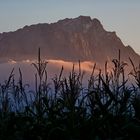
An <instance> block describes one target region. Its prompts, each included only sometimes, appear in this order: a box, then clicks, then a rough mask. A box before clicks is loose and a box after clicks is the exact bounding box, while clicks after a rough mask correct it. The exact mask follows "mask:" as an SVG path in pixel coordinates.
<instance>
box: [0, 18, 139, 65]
mask: <svg viewBox="0 0 140 140" xmlns="http://www.w3.org/2000/svg"><path fill="white" fill-rule="evenodd" d="M38 48H40V49H41V54H42V57H44V58H47V59H59V60H66V61H78V60H81V61H95V62H97V63H101V64H102V63H104V62H105V61H106V60H111V59H113V58H117V56H118V51H119V50H120V52H121V57H122V60H124V61H128V58H129V57H130V58H131V59H132V60H133V61H134V62H136V63H138V62H139V60H140V56H139V55H138V54H137V53H136V52H135V51H134V50H133V49H132V48H131V47H130V46H125V45H124V44H123V43H122V41H121V40H120V38H119V37H118V36H117V35H116V32H109V31H106V30H105V29H104V28H103V25H102V24H101V23H100V21H99V20H98V19H96V18H94V19H91V18H90V17H88V16H79V17H77V18H71V19H69V18H66V19H63V20H59V21H58V22H56V23H51V24H47V23H43V24H36V25H31V26H25V27H23V28H22V29H18V30H16V31H13V32H7V33H1V34H0V60H1V61H6V60H9V59H14V60H23V59H34V58H36V56H37V50H38Z"/></svg>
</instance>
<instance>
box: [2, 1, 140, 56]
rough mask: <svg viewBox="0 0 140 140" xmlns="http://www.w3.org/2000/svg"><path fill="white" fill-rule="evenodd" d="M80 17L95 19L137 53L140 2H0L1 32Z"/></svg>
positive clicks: (139, 40) (139, 43)
mask: <svg viewBox="0 0 140 140" xmlns="http://www.w3.org/2000/svg"><path fill="white" fill-rule="evenodd" d="M79 15H85V16H91V18H98V19H99V20H100V21H101V23H102V24H103V26H104V28H105V29H106V30H108V31H116V33H117V35H118V36H119V37H120V38H121V40H122V41H123V43H124V44H125V45H130V46H132V47H133V48H134V50H135V51H136V52H137V53H139V54H140V39H139V37H140V28H139V26H140V0H0V32H1V33H2V32H7V31H14V30H17V29H18V28H21V27H23V26H25V25H31V24H37V23H51V22H56V21H57V20H60V19H64V18H75V17H78V16H79Z"/></svg>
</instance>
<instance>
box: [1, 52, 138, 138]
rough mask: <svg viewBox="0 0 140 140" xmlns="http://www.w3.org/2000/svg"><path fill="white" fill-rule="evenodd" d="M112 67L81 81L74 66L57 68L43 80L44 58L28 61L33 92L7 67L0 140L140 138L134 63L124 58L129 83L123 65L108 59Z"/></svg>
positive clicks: (2, 86)
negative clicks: (131, 81)
mask: <svg viewBox="0 0 140 140" xmlns="http://www.w3.org/2000/svg"><path fill="white" fill-rule="evenodd" d="M112 63H113V65H114V67H113V69H112V72H108V71H107V70H108V68H107V67H108V66H107V63H106V64H105V70H104V71H103V72H102V71H101V70H99V72H98V74H95V73H94V71H95V67H96V65H94V66H93V71H92V73H91V77H90V79H89V81H88V86H87V87H86V88H84V86H83V85H82V79H83V73H82V70H81V68H80V63H79V72H75V70H74V67H73V69H72V71H71V72H70V74H69V77H67V78H66V77H63V67H62V69H61V71H60V74H59V75H55V76H54V78H53V80H52V81H53V82H52V83H53V88H52V86H51V85H50V84H48V82H47V69H46V66H47V62H45V61H43V60H41V58H40V50H39V54H38V62H37V63H36V64H33V66H34V67H35V69H36V70H37V74H35V90H32V91H30V90H28V85H24V84H23V82H22V73H21V70H20V69H19V74H20V77H19V81H18V82H15V80H14V75H13V70H12V72H11V74H10V76H9V79H8V80H7V81H5V83H3V84H0V140H31V139H33V140H57V139H60V140H135V139H139V137H140V97H139V96H140V66H139V67H136V66H135V65H134V64H133V62H132V60H131V59H130V64H131V65H132V71H131V73H130V74H129V75H130V76H132V77H134V78H135V83H134V84H128V82H129V81H128V79H125V67H126V65H127V64H126V63H124V62H121V60H120V54H119V57H118V59H114V60H113V61H112Z"/></svg>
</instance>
